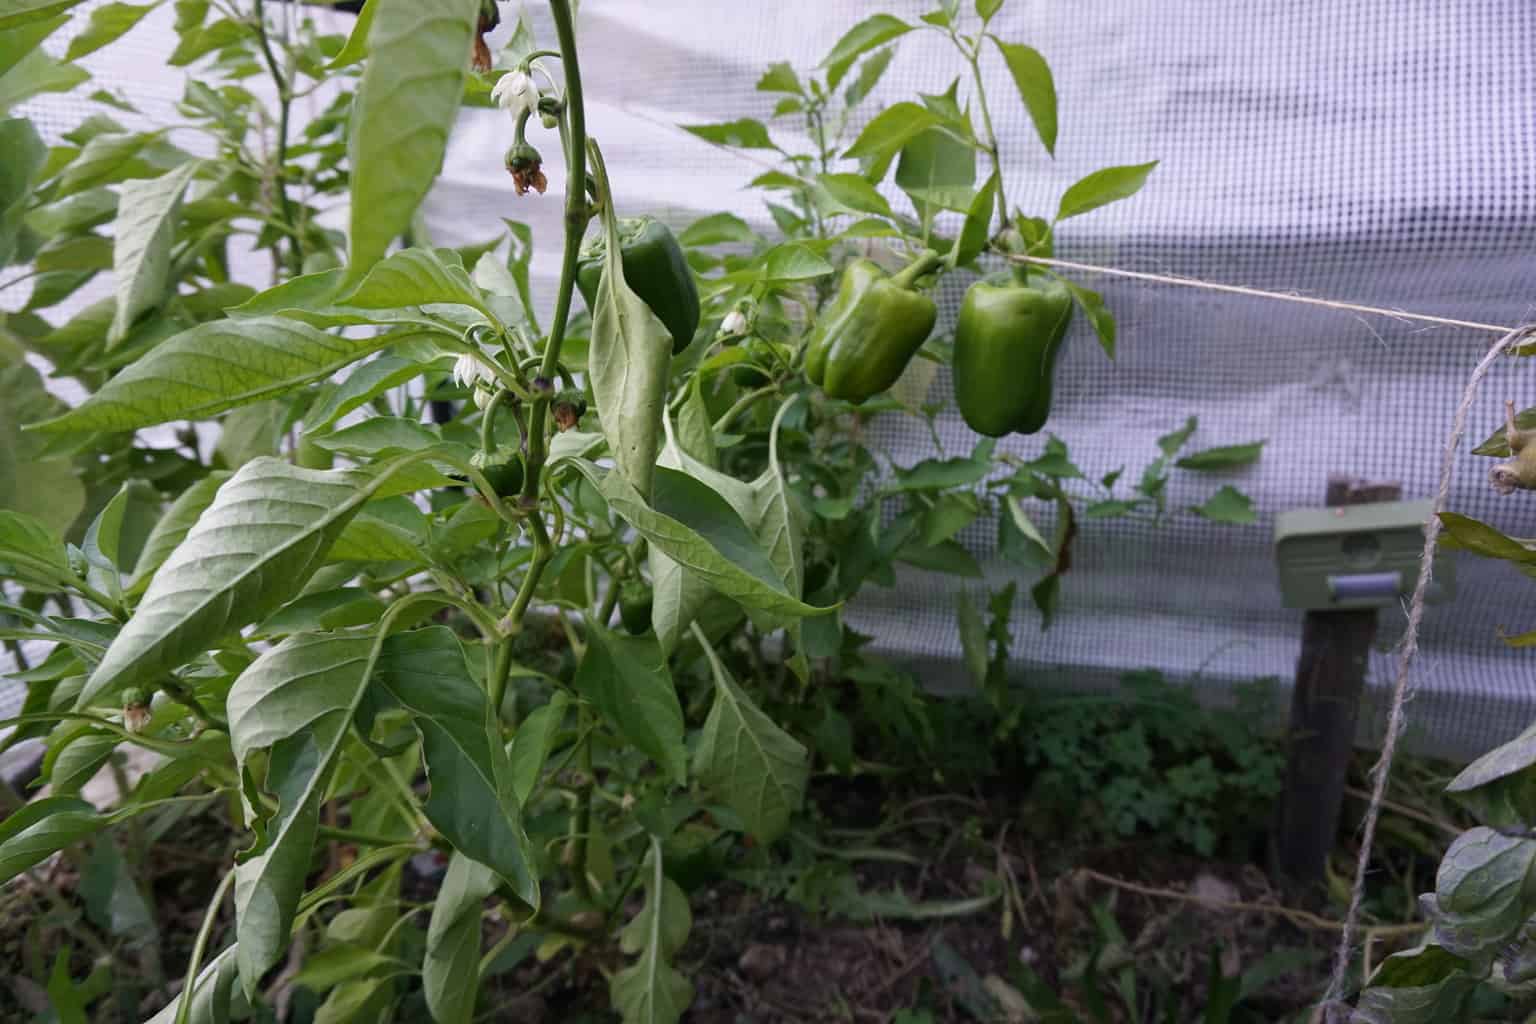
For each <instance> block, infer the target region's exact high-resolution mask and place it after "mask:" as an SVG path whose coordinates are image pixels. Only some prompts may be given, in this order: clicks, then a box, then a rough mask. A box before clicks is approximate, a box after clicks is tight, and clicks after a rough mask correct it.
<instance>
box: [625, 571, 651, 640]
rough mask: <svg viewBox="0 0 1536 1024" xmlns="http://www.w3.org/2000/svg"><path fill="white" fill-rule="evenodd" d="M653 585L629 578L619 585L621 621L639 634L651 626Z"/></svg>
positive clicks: (632, 631) (631, 630) (635, 633)
mask: <svg viewBox="0 0 1536 1024" xmlns="http://www.w3.org/2000/svg"><path fill="white" fill-rule="evenodd" d="M651 600H652V595H651V586H650V584H648V583H645V582H642V581H641V580H629V581H628V582H626V583H625V584H623V585H622V586H620V587H619V621H621V622H623V623H624V628H625V629H627V630H629V632H630V633H631V634H633V635H635V636H639V635H640V634H641V633H644V632H645V631H646V630H648V629H650V628H651Z"/></svg>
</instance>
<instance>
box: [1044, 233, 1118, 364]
mask: <svg viewBox="0 0 1536 1024" xmlns="http://www.w3.org/2000/svg"><path fill="white" fill-rule="evenodd" d="M1045 256H1046V257H1047V258H1049V257H1050V252H1049V251H1047V252H1046V253H1045ZM1057 280H1059V281H1061V283H1062V284H1064V285H1066V288H1067V291H1069V292H1071V293H1072V300H1073V301H1074V302H1076V303H1077V306H1078V308H1079V309H1081V310H1082V311H1083V315H1084V316H1086V317H1087V318H1088V322H1089V323H1091V324H1093V331H1094V333H1095V334H1097V335H1098V336H1099V347H1100V348H1102V349H1103V350H1104V354H1105V355H1107V356H1109V358H1111V359H1113V358H1115V317H1114V314H1112V313H1110V311H1109V307H1107V306H1105V305H1104V297H1103V296H1102V295H1100V294H1099V293H1098V292H1096V291H1093V290H1092V289H1089V288H1084V287H1083V286H1082V285H1080V284H1074V283H1072V282H1071V281H1068V280H1067V279H1066V278H1057Z"/></svg>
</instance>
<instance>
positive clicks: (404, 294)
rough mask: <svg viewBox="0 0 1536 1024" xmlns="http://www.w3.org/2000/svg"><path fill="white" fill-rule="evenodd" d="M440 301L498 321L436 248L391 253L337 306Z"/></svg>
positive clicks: (472, 286) (464, 276)
mask: <svg viewBox="0 0 1536 1024" xmlns="http://www.w3.org/2000/svg"><path fill="white" fill-rule="evenodd" d="M379 2H384V0H379ZM444 251H446V250H444ZM438 302H447V303H455V304H458V305H461V306H469V307H471V308H472V309H474V310H476V311H478V312H479V313H481V314H483V315H484V316H485V317H486V319H488V320H491V321H493V322H495V321H496V316H495V314H493V313H492V312H491V310H490V307H489V306H488V305H487V304H486V302H485V297H484V296H483V295H481V294H480V289H479V288H477V287H475V283H474V282H473V281H471V280H470V277H469V274H468V272H466V271H465V269H464V267H463V266H462V265H461V264H458V263H447V262H444V261H443V258H442V256H440V255H439V250H434V249H423V248H412V249H402V250H401V251H399V252H397V253H392V254H391V255H390V256H389V257H387V258H386V259H383V260H381V261H379V262H378V263H377V264H375V265H374V267H373V269H372V270H370V271H368V274H367V276H366V277H364V278H363V282H362V284H360V285H358V286H357V288H355V289H354V290H352V291H351V292H349V293H345V294H342V295H339V296H337V297H336V298H335V304H336V305H339V306H352V307H355V308H357V309H397V308H399V307H401V306H425V305H429V304H432V303H438Z"/></svg>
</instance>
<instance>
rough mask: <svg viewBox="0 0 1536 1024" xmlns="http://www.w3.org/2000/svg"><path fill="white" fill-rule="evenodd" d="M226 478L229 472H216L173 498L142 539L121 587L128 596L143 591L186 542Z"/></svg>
mask: <svg viewBox="0 0 1536 1024" xmlns="http://www.w3.org/2000/svg"><path fill="white" fill-rule="evenodd" d="M229 477H230V474H229V473H226V472H223V471H219V470H216V471H214V472H212V473H209V474H208V475H207V476H205V477H203V478H202V479H201V480H199V481H198V482H197V483H195V484H193V485H192V486H191V487H188V488H187V489H186V490H184V491H182V492H181V493H180V494H179V495H177V496H176V500H175V501H173V502H171V506H170V507H169V508H167V509H166V510H165V514H164V515H162V516H161V517H160V519H159V520H158V521H157V522H156V523H155V525H154V527H153V528H152V529H151V530H150V531H149V536H148V537H146V538H145V540H144V547H143V549H142V550H140V552H139V558H138V561H137V562H135V563H134V566H133V577H132V579H130V580H129V581H128V585H127V586H126V587H125V588H124V589H125V590H126V591H127V592H128V593H129V594H141V593H143V592H144V588H145V587H147V586H149V581H150V580H151V579H152V578H153V577H154V575H155V571H156V570H157V569H159V568H160V566H162V565H164V564H165V560H166V559H167V558H169V557H170V556H171V553H172V552H173V551H175V550H176V549H177V548H178V547H179V546H180V545H181V542H182V541H184V540H186V539H187V534H188V533H189V532H191V530H192V527H193V526H194V525H196V523H197V520H198V518H199V517H200V516H201V515H202V514H203V512H204V511H206V510H207V508H208V506H209V505H212V504H213V498H214V495H216V494H217V493H218V491H219V488H220V487H222V486H223V485H224V481H226V480H228V479H229Z"/></svg>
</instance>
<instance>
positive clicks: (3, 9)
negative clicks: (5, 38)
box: [0, 0, 81, 31]
mask: <svg viewBox="0 0 1536 1024" xmlns="http://www.w3.org/2000/svg"><path fill="white" fill-rule="evenodd" d="M79 3H81V0H0V31H9V30H11V29H14V28H16V27H17V26H19V25H25V24H27V23H28V22H35V21H42V20H43V19H45V18H52V17H54V16H55V15H57V14H61V13H62V12H64V11H67V10H69V9H70V8H71V7H74V6H76V5H78V4H79Z"/></svg>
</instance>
